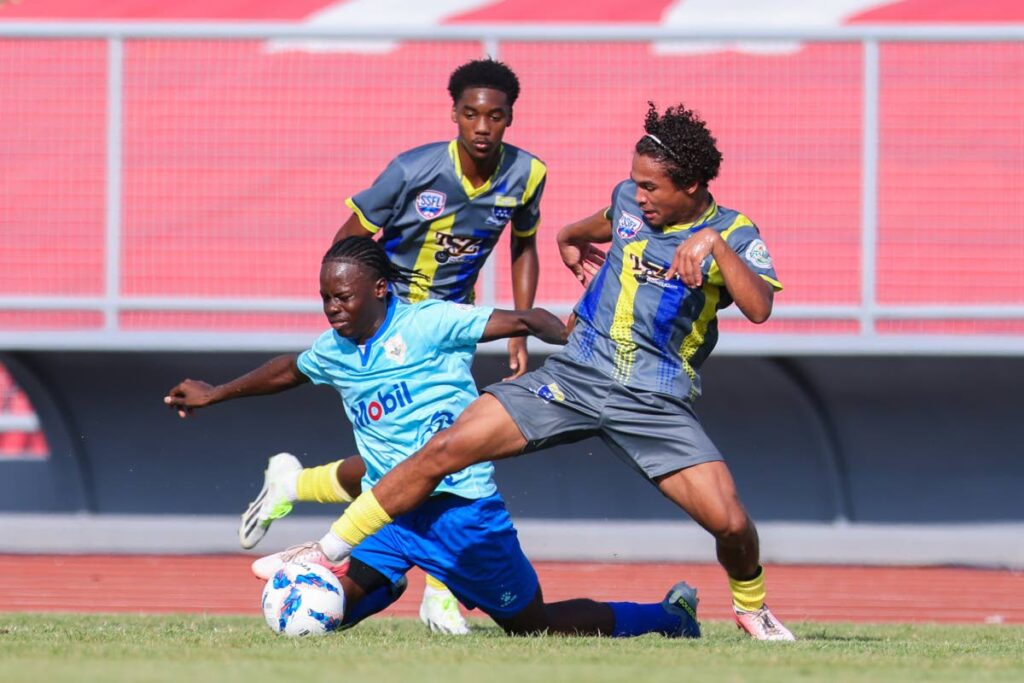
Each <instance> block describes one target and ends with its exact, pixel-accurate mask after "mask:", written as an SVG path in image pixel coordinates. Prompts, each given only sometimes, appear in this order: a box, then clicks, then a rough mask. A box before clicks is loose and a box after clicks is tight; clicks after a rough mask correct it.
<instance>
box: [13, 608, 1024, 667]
mask: <svg viewBox="0 0 1024 683" xmlns="http://www.w3.org/2000/svg"><path fill="white" fill-rule="evenodd" d="M475 625H476V626H477V628H476V630H475V631H474V633H473V634H472V635H470V636H467V637H463V638H458V637H444V636H436V635H431V634H430V633H428V632H427V631H426V630H425V629H424V628H422V627H421V626H420V624H419V622H416V621H414V620H410V619H388V618H384V619H376V620H371V621H369V622H366V623H364V624H361V625H360V626H359V627H357V628H356V629H353V630H351V631H348V632H346V633H341V634H336V635H333V636H328V637H324V638H317V639H308V640H301V639H298V640H293V639H286V638H281V637H277V636H275V635H273V634H272V633H271V632H270V631H269V630H268V629H267V628H266V626H265V625H264V624H263V621H262V619H260V618H258V617H204V616H195V615H184V616H127V615H64V614H62V615H54V614H0V681H3V682H4V683H22V682H25V683H44V682H50V681H55V682H61V681H68V682H71V681H73V682H74V683H82V682H83V681H104V682H109V683H119V682H121V681H132V682H135V681H174V682H175V683H182V682H184V683H203V682H205V681H211V682H217V683H231V682H234V681H237V682H238V683H261V682H263V681H268V682H270V681H273V682H275V683H280V682H281V681H288V682H289V683H305V682H306V681H332V682H341V681H345V682H348V681H359V682H361V683H388V682H389V681H416V682H418V683H430V682H432V681H437V682H439V683H441V682H443V683H461V682H465V683H503V682H505V681H509V682H514V683H534V682H541V681H543V682H544V683H547V682H557V681H566V682H569V681H572V682H574V683H575V682H576V681H588V682H589V681H609V682H614V683H641V682H647V681H666V682H667V681H671V682H672V683H687V682H690V681H693V682H701V683H703V682H704V681H707V682H708V683H711V682H714V683H725V682H727V681H737V682H742V683H751V682H755V681H828V682H829V683H842V682H844V681H913V682H914V683H920V682H921V681H1016V682H1019V681H1024V627H1020V626H930V625H929V626H921V625H862V624H858V625H853V624H820V623H796V624H792V626H794V628H793V630H794V632H795V633H796V634H797V636H798V637H799V638H800V639H801V640H800V641H799V642H797V643H758V642H753V641H751V640H749V639H747V638H746V637H745V636H743V635H741V634H740V633H739V632H738V631H737V629H736V628H735V627H734V626H733V625H732V624H730V623H724V622H707V623H705V624H704V631H705V637H704V638H703V639H702V640H699V641H682V640H669V639H666V638H662V637H660V636H645V637H643V638H636V639H632V640H617V639H611V638H558V637H533V638H508V637H506V636H504V635H503V634H502V633H501V631H500V630H498V629H497V628H496V627H494V626H493V625H490V624H489V622H483V621H479V622H475Z"/></svg>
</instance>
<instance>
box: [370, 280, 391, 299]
mask: <svg viewBox="0 0 1024 683" xmlns="http://www.w3.org/2000/svg"><path fill="white" fill-rule="evenodd" d="M373 295H374V296H375V297H377V298H378V299H380V300H382V301H383V300H384V299H385V298H386V297H387V295H388V281H387V280H385V279H384V278H378V279H377V283H376V284H375V285H374V286H373Z"/></svg>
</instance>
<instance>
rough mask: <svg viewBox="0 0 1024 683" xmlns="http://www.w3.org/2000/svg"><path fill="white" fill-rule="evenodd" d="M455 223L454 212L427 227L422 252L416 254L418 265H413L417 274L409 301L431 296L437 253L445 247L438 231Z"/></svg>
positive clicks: (410, 288)
mask: <svg viewBox="0 0 1024 683" xmlns="http://www.w3.org/2000/svg"><path fill="white" fill-rule="evenodd" d="M453 225H455V214H454V213H452V214H449V215H447V216H445V217H443V218H438V219H437V220H436V221H434V222H432V223H431V224H430V227H428V228H427V234H426V236H425V237H424V239H423V246H422V247H420V253H419V254H418V255H417V256H416V265H415V266H413V270H415V271H416V273H417V276H416V277H414V278H413V279H412V283H411V284H410V285H409V303H416V302H417V301H424V300H426V299H428V298H429V297H430V287H431V285H433V284H434V275H436V274H437V265H438V261H437V258H436V254H437V253H438V252H439V251H441V249H442V248H443V247H442V246H441V240H440V239H438V236H437V233H439V232H441V231H450V230H451V229H452V226H453Z"/></svg>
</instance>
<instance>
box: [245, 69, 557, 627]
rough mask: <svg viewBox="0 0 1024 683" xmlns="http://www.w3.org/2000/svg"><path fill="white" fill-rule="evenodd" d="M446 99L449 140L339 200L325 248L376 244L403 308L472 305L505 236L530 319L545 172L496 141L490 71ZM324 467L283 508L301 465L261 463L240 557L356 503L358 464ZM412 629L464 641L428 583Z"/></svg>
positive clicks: (502, 106) (459, 72) (507, 121)
mask: <svg viewBox="0 0 1024 683" xmlns="http://www.w3.org/2000/svg"><path fill="white" fill-rule="evenodd" d="M448 92H449V93H450V94H451V97H452V111H451V117H452V121H453V122H454V123H455V124H456V125H457V127H458V137H457V138H456V139H455V140H451V141H448V142H435V143H431V144H428V145H423V146H421V147H417V148H415V149H412V150H409V151H407V152H403V153H402V154H399V155H398V156H397V157H396V158H395V159H394V160H393V161H392V162H391V163H390V164H388V166H387V168H385V169H384V172H383V173H381V175H380V176H379V177H378V178H377V179H376V180H375V181H374V183H373V185H371V186H370V187H369V188H367V189H365V190H363V191H362V192H358V193H356V194H355V195H353V196H352V197H349V198H348V199H347V200H346V201H345V203H346V204H347V205H348V207H349V208H350V209H352V215H351V216H349V218H348V219H347V220H346V221H345V223H344V224H343V225H342V226H341V228H340V229H339V230H338V232H337V234H336V235H335V237H334V241H335V243H337V242H339V241H340V240H342V239H344V238H346V237H353V236H360V237H366V236H378V235H379V237H380V241H381V244H382V246H383V247H384V250H385V253H386V254H387V257H388V259H389V260H390V261H391V262H392V263H394V264H395V265H397V266H400V267H402V268H405V269H407V270H409V271H412V272H414V273H415V274H416V277H414V278H412V279H411V280H410V281H409V282H404V281H402V282H395V283H392V285H391V287H392V291H393V293H394V294H396V295H397V296H398V297H399V298H401V299H402V300H404V301H406V302H409V303H416V302H419V301H423V300H425V299H442V300H445V301H453V302H456V303H472V302H473V301H474V286H475V284H476V281H477V277H478V276H479V274H480V270H481V269H482V268H483V265H484V262H485V261H486V260H487V258H488V256H490V254H491V252H492V251H493V249H494V247H495V245H496V244H497V243H498V240H499V239H500V238H501V235H502V233H503V232H505V230H506V227H508V228H509V229H510V232H511V253H512V295H513V300H514V307H515V308H517V309H518V308H522V309H526V308H531V307H532V306H533V302H534V296H535V294H536V292H537V275H538V261H537V245H536V238H535V235H536V232H537V227H538V225H539V223H540V199H541V195H542V194H543V193H544V183H545V180H546V178H547V168H546V167H545V166H544V164H543V162H541V161H540V160H539V159H537V158H536V157H534V156H533V155H531V154H529V153H527V152H525V151H523V150H521V149H519V148H517V147H513V146H512V145H507V144H505V143H504V142H503V138H504V135H505V130H506V129H507V128H508V127H509V126H510V125H512V105H513V104H515V101H516V99H517V98H518V96H519V80H518V78H517V77H516V75H515V73H513V71H512V70H511V69H509V68H508V67H507V66H506V65H505V64H502V63H501V62H497V61H493V60H490V59H482V60H475V61H471V62H467V63H466V64H463V65H462V66H460V67H458V68H457V69H455V71H453V72H452V74H451V76H450V78H449V81H448ZM510 224H511V225H510ZM508 350H509V368H510V369H511V371H512V377H518V376H520V375H522V374H523V373H524V372H526V362H527V352H526V340H525V338H523V337H519V338H514V339H510V340H509V342H508ZM285 456H287V457H285ZM323 468H329V469H330V472H331V476H330V477H326V478H325V477H309V478H306V479H303V481H306V480H307V479H308V480H309V481H314V480H315V481H320V482H323V481H328V480H330V481H336V483H337V485H335V486H329V487H325V486H321V487H318V488H316V489H315V490H314V489H311V490H308V491H306V490H302V489H300V490H299V491H297V492H295V495H294V496H293V497H292V498H290V499H289V498H288V497H287V496H284V495H282V493H281V491H280V490H279V489H280V487H278V486H276V484H275V482H277V481H279V480H281V478H282V477H286V476H288V473H289V472H293V471H294V470H296V469H301V465H300V464H299V462H298V460H296V459H295V458H294V457H292V456H290V455H287V454H281V455H277V456H274V457H273V458H271V461H270V465H269V466H268V468H267V471H266V475H265V480H264V486H263V489H262V490H261V491H260V494H259V495H258V496H257V498H256V499H255V500H254V501H253V502H252V503H251V504H250V505H249V508H248V509H247V510H246V512H245V513H244V514H243V515H242V524H241V527H240V529H239V538H240V540H241V543H242V547H244V548H251V547H253V546H254V545H256V543H258V542H259V540H260V539H261V538H262V537H263V535H264V534H265V533H266V530H267V529H268V528H269V526H270V524H271V522H272V521H273V520H275V519H279V518H281V517H283V516H284V515H286V514H288V513H289V512H290V511H291V501H292V500H299V501H309V502H320V503H343V502H347V501H350V500H352V496H355V495H358V494H359V491H360V480H361V479H362V477H363V474H364V473H365V471H366V468H365V465H364V464H363V461H362V459H361V458H360V457H359V456H354V457H350V458H346V459H344V460H339V461H337V462H335V463H331V464H329V465H324V466H323ZM310 469H311V470H312V469H318V468H310ZM319 469H322V468H319ZM420 618H421V619H422V620H423V622H424V623H425V624H427V625H428V626H429V627H430V628H431V629H432V630H435V631H441V632H445V633H452V634H461V633H466V632H467V631H468V627H467V625H466V622H465V620H464V619H463V618H462V616H461V614H460V613H459V610H458V606H457V604H456V600H455V598H454V596H453V595H452V594H451V592H450V591H449V590H448V589H447V588H446V587H445V586H444V585H443V584H441V583H440V582H438V581H436V580H435V579H433V578H432V577H430V576H428V577H427V589H426V591H425V593H424V597H423V603H422V606H421V609H420Z"/></svg>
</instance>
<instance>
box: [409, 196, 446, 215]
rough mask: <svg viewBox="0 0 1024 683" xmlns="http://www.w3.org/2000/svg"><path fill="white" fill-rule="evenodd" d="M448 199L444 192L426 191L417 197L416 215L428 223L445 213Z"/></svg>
mask: <svg viewBox="0 0 1024 683" xmlns="http://www.w3.org/2000/svg"><path fill="white" fill-rule="evenodd" d="M447 199H448V197H447V196H446V195H445V193H444V192H438V191H437V190H424V191H423V192H420V193H419V194H418V195H416V213H418V214H419V215H421V216H423V217H424V218H426V219H427V220H428V221H429V220H432V219H434V218H437V217H438V216H439V215H441V212H442V211H444V203H445V201H447Z"/></svg>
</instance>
